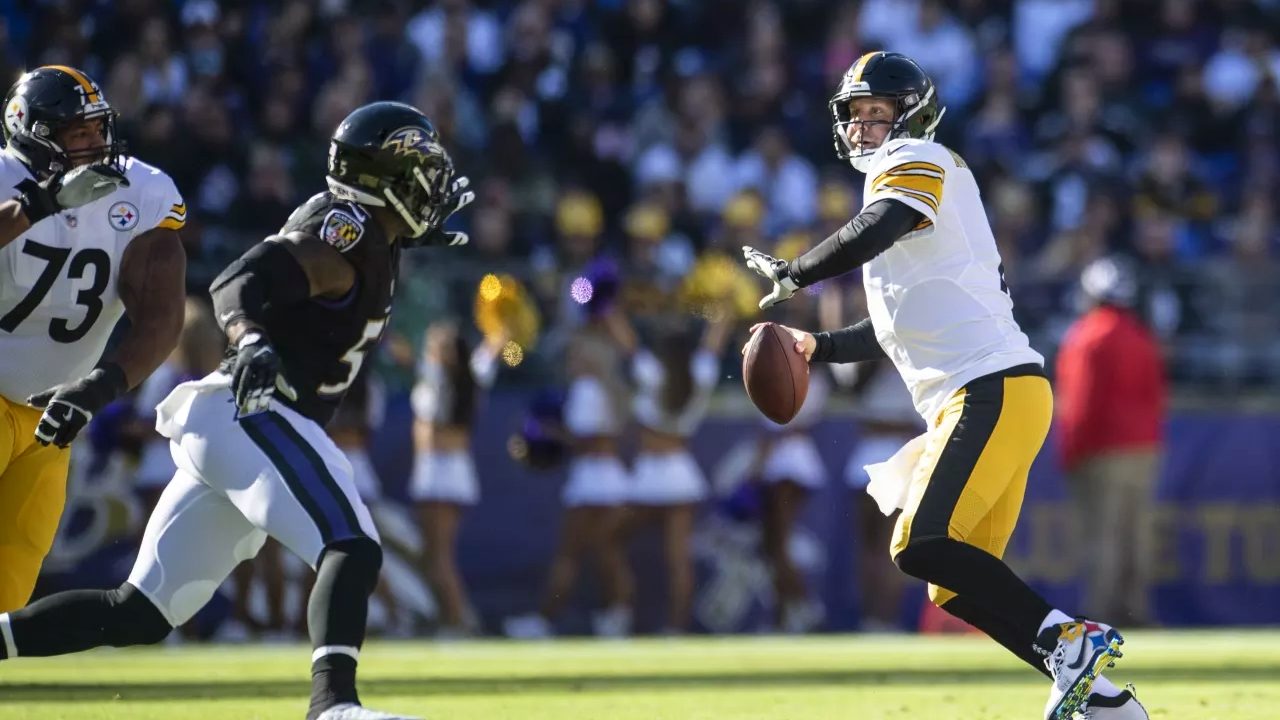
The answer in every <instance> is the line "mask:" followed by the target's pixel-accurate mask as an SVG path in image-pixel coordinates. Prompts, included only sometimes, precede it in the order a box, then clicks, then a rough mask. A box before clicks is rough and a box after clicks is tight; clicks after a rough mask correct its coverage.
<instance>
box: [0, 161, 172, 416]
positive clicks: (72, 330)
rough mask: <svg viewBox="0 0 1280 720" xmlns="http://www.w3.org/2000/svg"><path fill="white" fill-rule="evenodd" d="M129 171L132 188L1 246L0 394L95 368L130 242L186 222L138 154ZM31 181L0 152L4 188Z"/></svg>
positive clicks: (167, 184) (17, 398) (115, 313)
mask: <svg viewBox="0 0 1280 720" xmlns="http://www.w3.org/2000/svg"><path fill="white" fill-rule="evenodd" d="M125 175H126V177H128V178H129V187H122V188H119V189H117V190H116V191H115V192H113V193H111V194H110V195H108V196H106V197H104V198H100V199H98V200H95V201H93V202H91V203H89V204H87V205H84V206H81V207H78V208H75V209H72V210H66V211H64V212H61V213H58V214H56V215H52V216H50V217H47V218H45V219H44V220H41V221H40V222H38V223H36V224H35V225H34V226H33V227H31V228H30V229H29V230H27V232H25V233H23V234H22V235H20V236H18V237H17V238H15V239H14V240H13V242H11V243H9V244H8V245H5V246H4V247H3V248H0V358H3V362H0V395H3V396H4V397H5V398H7V399H9V400H10V401H11V402H14V403H23V402H25V401H26V399H27V396H29V395H32V394H34V393H37V392H39V391H41V390H44V389H46V388H49V387H52V386H54V385H57V384H59V383H63V382H67V381H68V380H72V379H74V378H77V377H80V376H82V375H85V374H87V373H88V372H89V371H90V370H91V369H93V366H94V365H95V364H96V363H97V362H98V360H99V359H100V358H101V357H102V351H103V349H104V347H105V346H106V344H107V339H108V338H109V337H110V335H111V331H112V330H113V329H114V328H115V326H116V322H117V321H118V320H119V319H120V316H121V315H122V314H123V313H124V303H123V302H121V300H120V295H119V293H118V289H117V278H118V277H119V272H120V261H121V260H122V259H123V258H124V252H125V248H127V247H128V246H129V241H131V240H132V239H133V238H134V237H136V236H138V235H140V234H142V233H144V232H146V231H148V230H150V229H152V228H156V227H161V228H169V229H172V230H177V229H179V228H181V227H182V226H183V224H184V223H185V222H186V218H187V206H186V204H184V202H183V200H182V196H181V195H179V194H178V189H177V188H176V187H175V186H174V184H173V180H171V179H169V176H168V175H166V174H165V173H164V172H162V171H161V170H159V169H158V168H154V167H152V166H150V165H148V164H146V163H144V162H142V161H141V160H137V159H134V158H128V159H127V160H126V162H125ZM29 177H31V174H30V173H29V172H28V171H27V168H26V166H25V165H23V164H22V163H21V162H20V161H19V160H18V159H17V158H15V157H14V156H12V155H10V154H9V153H8V152H5V151H0V187H3V188H13V187H14V186H16V185H17V184H18V183H19V182H21V181H22V180H24V179H26V178H29ZM10 192H13V191H10ZM15 194H16V193H15Z"/></svg>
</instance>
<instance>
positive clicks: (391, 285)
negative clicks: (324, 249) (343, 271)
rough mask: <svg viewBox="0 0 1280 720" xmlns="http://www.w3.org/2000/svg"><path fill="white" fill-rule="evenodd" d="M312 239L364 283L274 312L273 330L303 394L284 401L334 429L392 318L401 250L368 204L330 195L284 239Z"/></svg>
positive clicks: (270, 317)
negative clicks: (344, 401)
mask: <svg viewBox="0 0 1280 720" xmlns="http://www.w3.org/2000/svg"><path fill="white" fill-rule="evenodd" d="M291 232H299V233H305V234H307V235H311V236H314V237H317V238H319V239H320V240H321V241H323V242H326V243H328V244H329V245H331V246H333V247H334V248H335V249H337V250H338V251H339V252H341V253H342V255H343V256H344V257H346V258H347V260H349V261H350V262H351V264H352V265H353V266H354V267H355V270H356V282H355V285H354V286H353V287H352V288H351V290H350V291H349V292H348V293H347V295H346V297H343V298H340V299H337V300H327V299H324V298H311V299H310V300H307V301H304V302H301V303H297V304H294V305H284V306H281V307H271V306H268V307H267V308H266V316H265V322H264V325H265V328H264V329H265V330H266V332H267V336H268V337H269V338H270V339H271V344H272V346H274V347H275V349H276V353H277V354H278V355H279V356H280V360H281V363H282V364H283V366H284V369H283V374H284V378H285V380H286V381H287V382H288V383H289V385H290V386H292V387H293V389H294V390H295V391H296V392H297V394H298V399H297V400H290V399H288V398H286V397H284V394H283V393H281V392H279V391H277V392H276V398H277V399H278V400H279V401H280V402H282V403H284V404H286V405H288V406H290V407H292V408H293V409H295V410H297V411H298V412H299V413H302V414H303V415H305V416H307V417H309V418H311V419H312V420H315V421H316V422H317V423H319V424H320V425H321V426H324V425H327V424H328V423H329V421H330V420H331V419H333V415H334V413H335V412H337V409H338V406H339V404H340V403H341V402H342V398H343V396H344V395H345V394H346V392H347V389H348V388H349V387H351V385H352V383H354V382H355V380H356V376H357V375H359V374H360V369H361V367H362V366H363V365H364V363H365V360H366V359H367V358H368V354H369V353H370V352H371V351H372V350H373V348H374V346H376V345H377V343H378V340H379V338H381V337H382V331H383V329H384V328H385V327H386V325H387V322H388V321H389V320H390V316H391V298H392V296H393V295H394V294H395V289H396V271H397V268H398V267H399V263H400V247H399V245H398V244H397V243H395V242H393V240H392V238H389V237H387V236H386V234H385V233H383V232H382V229H381V228H380V227H379V226H378V224H377V223H376V222H374V220H373V218H372V217H370V216H369V213H368V212H367V211H366V210H365V209H364V208H362V207H361V206H360V205H358V204H355V203H351V202H347V201H345V200H340V199H338V198H336V197H334V196H333V195H331V194H330V193H328V192H322V193H320V194H318V195H315V196H313V197H312V198H311V199H310V200H308V201H306V202H305V203H303V204H302V205H301V206H299V207H298V209H297V210H294V211H293V214H292V215H290V216H289V219H288V220H286V221H285V224H284V227H282V228H281V229H280V234H281V235H285V234H287V233H291Z"/></svg>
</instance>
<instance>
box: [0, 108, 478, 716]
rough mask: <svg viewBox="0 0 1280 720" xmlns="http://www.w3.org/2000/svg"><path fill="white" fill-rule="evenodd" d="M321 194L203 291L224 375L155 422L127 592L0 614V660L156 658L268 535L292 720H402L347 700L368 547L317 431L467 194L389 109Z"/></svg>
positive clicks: (450, 236) (334, 161)
mask: <svg viewBox="0 0 1280 720" xmlns="http://www.w3.org/2000/svg"><path fill="white" fill-rule="evenodd" d="M326 180H327V182H328V185H329V191H328V192H324V193H320V194H318V195H316V196H314V197H312V198H311V199H310V200H308V201H307V202H306V203H305V204H303V205H302V206H301V207H299V208H298V209H297V210H295V211H294V213H293V214H292V215H291V216H290V217H289V219H288V221H287V222H286V223H285V225H284V227H283V228H281V230H280V233H279V234H278V235H274V236H271V237H269V238H267V239H266V241H264V242H262V243H259V244H257V245H256V246H254V247H253V248H252V249H250V250H249V251H247V252H246V253H245V254H244V255H243V256H241V258H240V259H239V260H236V261H235V262H233V263H232V264H231V265H230V266H229V267H227V269H226V270H224V271H223V272H222V274H221V275H219V276H218V278H217V279H215V280H214V282H213V286H212V288H211V292H212V295H213V301H214V310H215V312H216V314H217V318H218V321H219V323H220V324H221V326H222V327H223V329H224V330H225V332H226V334H227V339H228V341H229V343H230V346H229V349H228V354H227V359H226V360H225V361H224V363H223V366H222V368H220V369H219V371H218V372H215V373H212V374H210V375H209V376H207V377H205V378H203V379H201V380H197V381H194V382H189V383H184V384H182V385H179V386H178V388H177V389H175V390H174V391H173V393H172V394H170V395H169V397H168V398H166V399H165V400H164V401H163V402H161V403H160V405H159V407H158V408H157V417H156V429H157V430H158V431H159V432H160V433H161V434H162V435H164V436H166V437H168V438H169V439H170V441H171V445H170V447H171V450H172V452H173V457H174V461H175V463H176V464H177V466H178V471H177V473H176V474H175V475H174V477H173V480H172V481H170V483H169V485H168V487H166V488H165V490H164V494H163V495H162V496H161V498H160V501H159V503H158V504H157V506H156V509H155V512H154V513H152V516H151V519H150V520H149V521H148V524H147V530H146V534H145V536H144V537H143V540H142V547H141V549H140V551H139V554H138V559H137V561H136V563H135V565H134V568H133V571H132V572H131V573H130V575H129V579H128V581H126V582H125V583H124V584H123V585H121V586H120V587H119V588H117V589H115V590H110V591H102V590H79V591H72V592H66V593H59V594H57V595H52V596H50V597H48V598H44V599H42V600H40V601H38V602H36V603H35V604H33V605H31V606H30V607H28V608H25V609H23V610H20V611H18V612H15V613H12V614H10V615H4V614H0V635H3V644H2V645H0V658H6V657H7V658H12V657H17V656H19V655H28V656H46V655H61V654H65V653H70V652H77V651H81V650H87V649H89V648H92V647H97V646H101V645H113V646H126V645H137V644H147V643H155V642H159V641H160V640H162V639H163V638H164V637H165V636H166V635H168V633H169V631H170V630H171V629H172V628H174V627H177V626H179V625H181V624H182V623H184V622H186V621H187V620H188V619H189V618H191V617H192V616H193V615H194V614H195V613H196V611H197V610H199V609H200V608H201V607H202V606H203V605H204V604H205V603H206V602H207V601H208V600H209V598H210V597H212V595H213V593H214V591H215V590H216V589H217V587H218V586H219V585H220V584H221V583H222V581H223V580H224V579H225V578H226V577H227V575H228V574H229V573H230V572H231V570H232V569H233V568H234V567H235V566H236V565H237V564H239V563H240V562H241V561H242V560H246V559H248V558H251V557H253V556H254V555H255V554H257V552H258V549H259V548H261V547H262V544H263V541H264V540H265V539H266V537H267V536H268V535H270V536H272V537H274V538H276V539H277V540H279V541H280V542H281V543H282V544H283V545H284V546H285V547H287V548H289V549H290V550H292V551H293V552H295V553H297V555H298V556H299V557H301V558H302V559H303V560H305V561H306V562H307V563H309V564H310V565H311V566H312V567H313V568H315V569H316V582H315V587H314V589H313V590H312V593H311V599H310V603H309V605H308V609H307V624H308V626H309V630H310V634H311V639H312V646H313V648H314V649H313V653H312V656H311V657H312V666H311V675H312V691H311V704H310V708H309V710H308V712H307V718H308V720H394V719H395V718H401V717H402V716H399V715H389V714H386V713H380V712H376V711H373V710H368V709H366V708H364V707H362V706H361V705H360V701H359V698H358V696H357V694H356V685H355V675H356V661H357V659H358V657H359V653H360V646H361V644H362V643H363V641H364V633H365V616H366V612H367V609H368V596H369V593H370V592H371V591H372V590H373V588H374V585H375V584H376V582H377V578H378V571H379V568H380V566H381V563H382V549H381V546H380V544H379V539H378V534H377V531H376V530H375V529H374V526H373V522H372V520H371V519H370V516H369V511H368V510H367V508H366V507H365V505H364V503H363V502H362V501H361V500H360V496H359V494H358V493H357V491H356V487H355V484H354V481H353V478H352V469H351V464H350V463H349V462H348V461H347V459H346V457H345V456H344V455H343V453H342V452H341V451H340V450H339V449H338V448H337V446H335V445H334V443H333V441H332V440H330V439H329V437H328V436H327V435H326V434H325V432H324V429H323V426H324V425H325V424H327V423H328V422H329V420H330V419H331V418H332V417H333V414H334V412H335V410H336V409H337V407H338V404H339V402H340V401H341V400H342V397H343V395H344V394H345V393H346V390H347V387H348V386H349V385H350V384H351V382H352V381H353V380H354V379H355V377H356V375H357V374H358V373H359V371H360V367H361V366H362V365H363V363H364V361H365V356H366V354H367V353H368V351H369V350H370V349H372V348H373V346H374V345H375V344H376V343H377V341H378V339H379V337H380V336H381V335H382V330H383V328H384V327H385V325H386V323H387V320H388V316H389V314H390V312H391V305H392V298H393V295H394V293H395V276H396V272H397V270H398V268H399V262H400V251H401V248H403V247H412V246H417V245H425V244H431V245H456V244H461V243H463V242H466V239H467V238H466V235H464V234H463V233H456V232H446V231H444V230H442V229H441V226H442V225H443V223H444V222H445V220H446V219H448V217H449V216H450V215H452V214H453V213H454V212H456V211H458V210H460V209H461V208H463V207H464V206H466V205H467V204H468V203H470V202H471V201H472V200H473V199H474V197H475V196H474V194H473V193H472V192H471V191H470V190H468V189H467V186H468V184H469V183H468V180H467V178H466V177H462V176H457V177H455V175H454V171H453V165H452V162H451V161H450V159H449V156H448V154H447V153H446V152H445V150H444V148H443V147H442V146H441V145H440V143H439V137H438V135H437V133H436V130H435V128H434V126H432V124H431V122H430V121H429V120H428V119H427V118H426V116H424V115H423V114H422V113H421V112H419V111H418V110H416V109H415V108H413V107H410V106H408V105H404V104H401V103H394V102H377V103H372V104H369V105H365V106H364V107H361V108H359V109H357V110H355V111H354V112H353V113H351V114H350V115H349V116H347V118H346V119H345V120H343V121H342V124H341V125H339V126H338V129H337V130H336V131H335V133H334V135H333V139H332V142H331V144H330V150H329V171H328V174H327V178H326Z"/></svg>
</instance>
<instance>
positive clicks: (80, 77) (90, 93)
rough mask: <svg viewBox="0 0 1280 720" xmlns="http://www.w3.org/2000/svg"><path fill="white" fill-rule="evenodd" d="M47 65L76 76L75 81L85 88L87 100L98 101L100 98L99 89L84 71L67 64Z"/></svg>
mask: <svg viewBox="0 0 1280 720" xmlns="http://www.w3.org/2000/svg"><path fill="white" fill-rule="evenodd" d="M45 67H47V68H52V69H54V70H61V71H62V72H64V73H66V74H68V75H70V76H71V77H73V78H75V81H76V82H78V83H80V88H81V89H83V90H84V97H85V101H86V102H91V103H96V102H98V100H99V98H98V90H97V88H96V87H94V85H93V81H92V80H90V79H89V77H88V76H87V75H85V74H84V73H82V72H80V71H79V70H77V69H75V68H73V67H69V66H67V65H45Z"/></svg>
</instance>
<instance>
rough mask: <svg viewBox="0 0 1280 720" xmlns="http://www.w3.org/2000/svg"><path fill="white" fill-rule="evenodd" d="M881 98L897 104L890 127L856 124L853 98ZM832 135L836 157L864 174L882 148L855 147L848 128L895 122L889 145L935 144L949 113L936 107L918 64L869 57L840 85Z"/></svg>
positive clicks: (888, 55) (889, 56)
mask: <svg viewBox="0 0 1280 720" xmlns="http://www.w3.org/2000/svg"><path fill="white" fill-rule="evenodd" d="M860 97H883V98H890V99H893V100H894V101H895V105H896V108H897V109H896V111H895V112H894V116H893V120H892V121H878V120H855V119H853V116H852V114H851V113H850V111H849V103H850V102H852V101H853V99H854V98H860ZM830 107H831V122H832V125H831V130H832V132H833V133H835V141H836V155H838V156H839V157H840V158H841V159H843V160H848V161H849V162H850V164H852V165H853V167H854V168H855V169H856V170H859V171H861V172H866V171H867V170H868V169H869V168H870V165H871V157H872V156H873V155H875V152H876V150H877V149H878V148H866V149H864V148H861V147H854V146H853V144H852V143H851V142H850V141H849V137H848V134H847V133H846V128H848V127H849V126H850V125H852V124H854V123H863V124H868V123H872V122H891V123H892V127H891V128H889V133H888V134H887V135H886V136H885V140H884V141H885V142H889V141H890V140H894V139H896V138H903V137H910V138H919V139H922V140H932V139H933V133H934V131H935V130H936V129H937V128H938V123H939V122H940V121H941V120H942V115H943V114H944V113H945V112H946V111H947V109H946V108H944V107H942V106H941V105H940V104H939V102H938V94H937V92H936V91H935V90H934V87H933V81H932V80H930V79H929V76H928V75H927V74H926V73H925V71H924V70H923V69H921V67H920V66H919V65H918V64H916V61H915V60H912V59H911V58H909V57H907V56H906V55H903V54H902V53H895V52H869V53H867V54H866V55H863V56H862V57H860V58H858V60H857V62H855V63H854V64H853V65H852V66H850V67H849V70H848V71H847V72H845V74H844V77H843V78H842V79H841V80H840V87H839V89H837V90H836V94H835V95H833V96H832V97H831V102H830Z"/></svg>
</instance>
